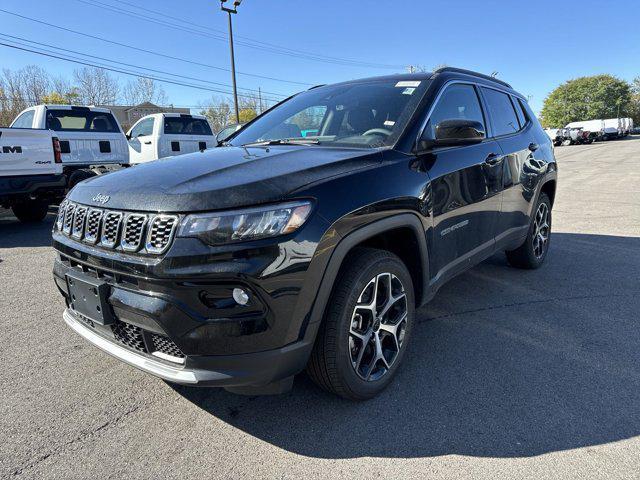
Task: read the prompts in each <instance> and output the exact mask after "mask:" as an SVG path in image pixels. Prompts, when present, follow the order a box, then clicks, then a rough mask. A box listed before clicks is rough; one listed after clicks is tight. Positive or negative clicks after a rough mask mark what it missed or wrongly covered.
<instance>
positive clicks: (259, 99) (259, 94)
mask: <svg viewBox="0 0 640 480" xmlns="http://www.w3.org/2000/svg"><path fill="white" fill-rule="evenodd" d="M258 101H259V102H260V114H262V89H261V88H260V87H258Z"/></svg>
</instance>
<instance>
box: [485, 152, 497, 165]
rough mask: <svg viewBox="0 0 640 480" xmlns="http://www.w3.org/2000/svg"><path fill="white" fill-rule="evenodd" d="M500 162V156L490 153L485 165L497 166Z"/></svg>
mask: <svg viewBox="0 0 640 480" xmlns="http://www.w3.org/2000/svg"><path fill="white" fill-rule="evenodd" d="M499 161H500V155H498V154H497V153H490V154H489V156H488V157H487V158H485V159H484V163H486V164H487V165H495V164H496V163H498V162H499Z"/></svg>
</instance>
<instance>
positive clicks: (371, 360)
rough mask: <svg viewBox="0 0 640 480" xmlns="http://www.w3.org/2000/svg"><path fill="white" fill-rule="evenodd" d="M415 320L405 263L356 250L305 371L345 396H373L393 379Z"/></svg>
mask: <svg viewBox="0 0 640 480" xmlns="http://www.w3.org/2000/svg"><path fill="white" fill-rule="evenodd" d="M414 322H415V299H414V292H413V283H412V281H411V275H410V274H409V271H408V270H407V267H406V266H405V265H404V263H403V262H402V261H401V260H400V259H399V258H398V257H397V256H396V255H394V254H392V253H390V252H387V251H384V250H375V249H371V248H358V249H356V250H354V251H353V252H351V253H350V254H349V263H348V264H346V265H345V267H344V269H343V270H342V271H341V273H340V275H339V277H338V280H337V282H336V285H335V287H334V291H333V293H332V295H331V297H330V299H329V305H328V308H327V315H326V318H325V319H324V321H323V323H322V325H321V327H320V331H319V332H318V338H317V339H316V343H315V345H314V348H313V352H312V353H311V358H310V360H309V364H308V366H307V371H308V373H309V375H310V376H311V378H312V379H313V380H314V381H315V382H316V383H317V384H318V385H319V386H320V387H322V388H324V389H325V390H328V391H330V392H332V393H335V394H337V395H340V396H342V397H344V398H347V399H350V400H366V399H369V398H372V397H375V396H376V395H378V394H379V393H380V392H381V391H382V390H384V389H385V388H386V387H387V386H388V385H389V383H391V381H392V380H393V377H394V375H395V373H396V371H397V369H398V366H399V365H400V363H401V361H402V358H403V357H404V353H405V351H406V348H407V344H408V341H409V339H410V336H411V331H412V328H413V324H414Z"/></svg>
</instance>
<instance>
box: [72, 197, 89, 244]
mask: <svg viewBox="0 0 640 480" xmlns="http://www.w3.org/2000/svg"><path fill="white" fill-rule="evenodd" d="M87 210H88V209H87V207H83V206H82V205H78V206H77V207H76V213H75V215H74V216H73V228H72V229H71V236H72V237H74V238H82V234H83V233H84V221H85V219H86V218H87Z"/></svg>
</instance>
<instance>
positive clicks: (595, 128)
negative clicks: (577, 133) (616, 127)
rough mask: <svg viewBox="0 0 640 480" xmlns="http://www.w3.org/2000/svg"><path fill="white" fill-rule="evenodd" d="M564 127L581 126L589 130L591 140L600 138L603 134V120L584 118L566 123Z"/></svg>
mask: <svg viewBox="0 0 640 480" xmlns="http://www.w3.org/2000/svg"><path fill="white" fill-rule="evenodd" d="M565 128H581V129H583V130H584V131H588V132H589V139H590V140H591V141H596V140H602V137H603V135H604V120H586V121H582V122H571V123H568V124H567V126H566V127H565Z"/></svg>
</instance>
